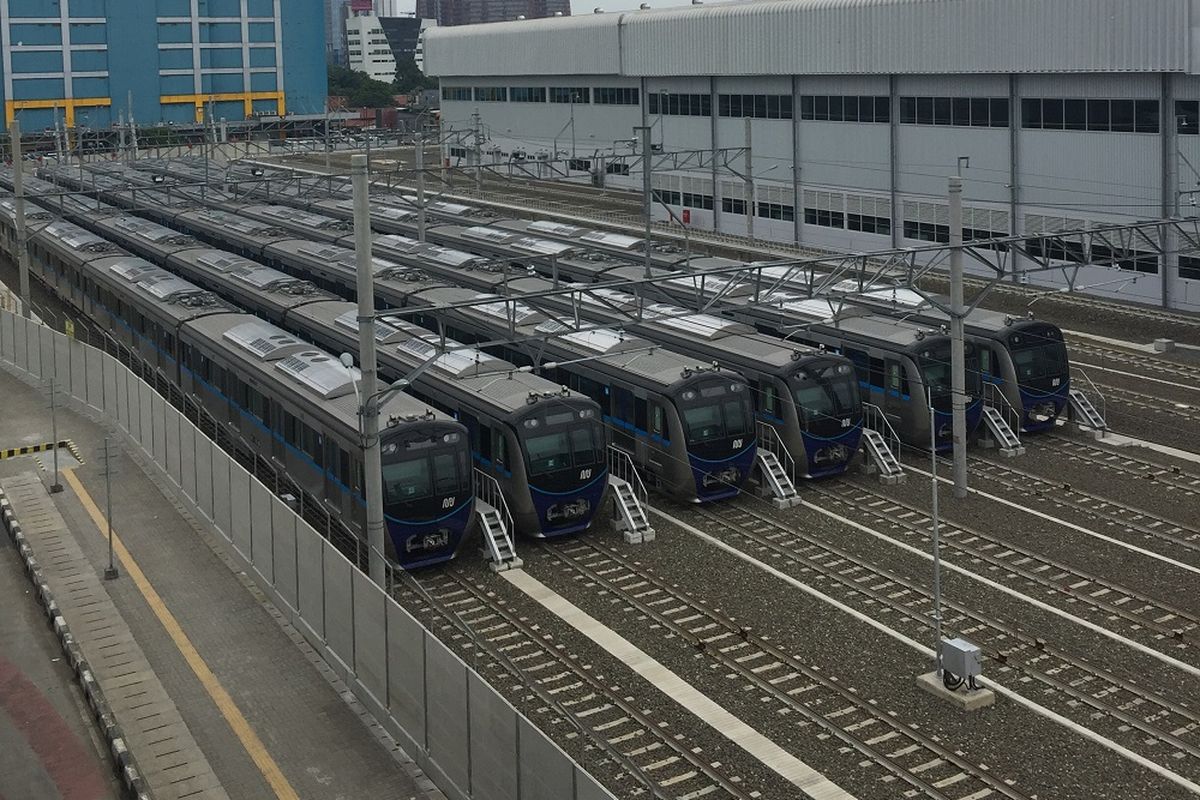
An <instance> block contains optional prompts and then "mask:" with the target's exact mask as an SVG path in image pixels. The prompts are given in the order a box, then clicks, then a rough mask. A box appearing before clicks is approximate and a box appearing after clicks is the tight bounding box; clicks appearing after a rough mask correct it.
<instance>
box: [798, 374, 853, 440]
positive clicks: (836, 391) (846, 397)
mask: <svg viewBox="0 0 1200 800" xmlns="http://www.w3.org/2000/svg"><path fill="white" fill-rule="evenodd" d="M792 392H793V394H794V395H795V397H796V407H797V408H798V409H799V410H800V414H801V416H802V417H803V419H804V422H805V424H806V426H814V425H815V426H818V427H819V426H820V424H821V423H823V422H828V423H831V424H832V426H833V427H840V426H841V420H842V419H844V418H845V417H847V416H851V415H857V414H858V413H859V411H860V410H861V401H860V400H859V395H858V376H857V375H855V373H854V367H853V366H851V365H850V364H845V363H840V364H827V365H825V366H819V367H816V368H809V369H805V370H804V371H802V372H797V373H795V374H794V375H793V376H792Z"/></svg>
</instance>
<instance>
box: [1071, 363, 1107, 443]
mask: <svg viewBox="0 0 1200 800" xmlns="http://www.w3.org/2000/svg"><path fill="white" fill-rule="evenodd" d="M1072 370H1073V372H1075V373H1077V374H1078V375H1079V377H1081V378H1083V379H1084V380H1085V381H1087V384H1088V386H1089V387H1091V390H1092V392H1093V393H1094V394H1095V396H1096V397H1099V398H1100V408H1099V409H1097V408H1096V406H1095V405H1094V404H1093V403H1092V400H1091V398H1090V397H1088V396H1087V395H1086V394H1084V393H1083V391H1082V390H1081V389H1071V390H1070V391H1069V392H1068V394H1067V397H1068V398H1069V399H1070V403H1071V418H1072V419H1074V420H1075V421H1076V422H1078V423H1079V426H1080V427H1081V428H1089V429H1091V430H1093V431H1095V432H1096V434H1097V435H1098V436H1103V435H1104V434H1105V433H1106V432H1107V431H1108V423H1107V422H1105V420H1104V416H1105V414H1104V411H1105V403H1104V395H1103V394H1102V393H1101V392H1100V390H1099V389H1097V388H1096V384H1094V383H1092V379H1091V378H1089V377H1088V375H1087V373H1086V372H1084V371H1083V370H1081V369H1079V368H1078V367H1072Z"/></svg>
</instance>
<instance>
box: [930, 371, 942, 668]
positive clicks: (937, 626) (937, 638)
mask: <svg viewBox="0 0 1200 800" xmlns="http://www.w3.org/2000/svg"><path fill="white" fill-rule="evenodd" d="M929 471H930V473H931V474H932V475H933V481H932V487H933V488H932V489H931V491H932V492H933V669H934V672H936V673H937V674H938V675H941V674H942V555H941V548H940V544H939V541H938V539H939V535H940V528H941V520H940V518H939V515H938V475H937V418H936V416H935V415H934V413H933V392H932V390H931V391H930V393H929Z"/></svg>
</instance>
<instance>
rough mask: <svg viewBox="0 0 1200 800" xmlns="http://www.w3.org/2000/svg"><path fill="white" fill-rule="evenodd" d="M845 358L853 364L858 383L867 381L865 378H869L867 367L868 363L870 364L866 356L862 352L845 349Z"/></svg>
mask: <svg viewBox="0 0 1200 800" xmlns="http://www.w3.org/2000/svg"><path fill="white" fill-rule="evenodd" d="M846 358H848V359H850V360H851V361H853V362H854V369H855V371H856V372H857V373H858V379H859V380H860V381H865V380H867V378H868V377H869V376H870V371H869V367H868V363H869V362H870V359H869V358H868V357H867V354H866V353H864V352H863V351H862V350H853V349H851V348H849V347H847V348H846Z"/></svg>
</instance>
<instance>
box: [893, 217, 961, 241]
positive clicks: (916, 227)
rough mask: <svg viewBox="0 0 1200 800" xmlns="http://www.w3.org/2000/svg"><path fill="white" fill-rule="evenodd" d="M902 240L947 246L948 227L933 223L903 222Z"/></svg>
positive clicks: (948, 239)
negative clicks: (916, 240)
mask: <svg viewBox="0 0 1200 800" xmlns="http://www.w3.org/2000/svg"><path fill="white" fill-rule="evenodd" d="M904 238H905V239H920V240H922V241H925V242H940V243H942V244H948V243H949V242H950V226H949V225H938V224H936V223H933V222H914V221H912V220H905V221H904Z"/></svg>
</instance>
